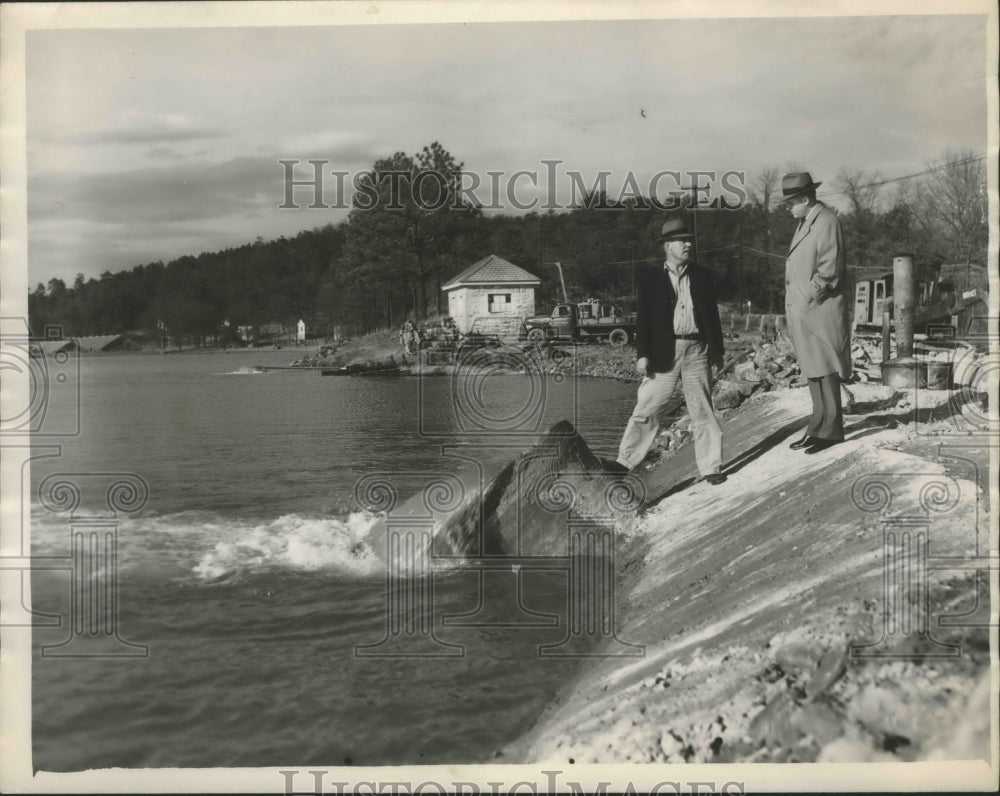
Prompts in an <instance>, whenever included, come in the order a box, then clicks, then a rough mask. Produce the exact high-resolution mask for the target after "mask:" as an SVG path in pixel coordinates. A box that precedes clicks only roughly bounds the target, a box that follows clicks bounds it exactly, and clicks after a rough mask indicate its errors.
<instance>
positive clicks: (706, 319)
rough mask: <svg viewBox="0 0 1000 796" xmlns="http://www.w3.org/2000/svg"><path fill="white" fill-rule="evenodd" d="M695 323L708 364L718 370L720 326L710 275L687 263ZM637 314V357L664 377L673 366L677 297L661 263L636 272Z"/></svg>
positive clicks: (717, 306) (721, 351) (720, 344)
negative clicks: (637, 273)
mask: <svg viewBox="0 0 1000 796" xmlns="http://www.w3.org/2000/svg"><path fill="white" fill-rule="evenodd" d="M687 272H688V278H689V279H690V280H691V303H692V304H693V305H694V321H695V324H696V325H697V326H698V331H699V332H700V333H701V335H702V338H703V339H704V341H705V343H706V345H707V346H708V361H709V363H711V364H714V365H719V366H720V367H721V365H722V360H723V348H724V347H723V342H722V323H721V322H720V321H719V305H718V303H716V300H715V289H714V288H713V287H712V275H711V274H710V273H709V272H708V271H706V270H705V269H704V268H700V267H698V266H697V265H693V264H691V263H688V267H687ZM638 294H639V295H638V306H637V310H638V311H637V314H636V333H635V345H636V357H637V358H638V359H642V358H643V357H648V358H649V369H650V370H652V371H653V372H655V373H663V372H665V371H668V370H670V369H671V368H672V367H673V366H674V305H675V304H676V303H677V296H676V294H675V293H674V286H673V284H672V283H671V282H670V275H669V274H668V273H667V271H666V269H665V268H664V266H663V263H657V264H655V265H646V266H643V267H642V268H641V269H640V271H639V280H638Z"/></svg>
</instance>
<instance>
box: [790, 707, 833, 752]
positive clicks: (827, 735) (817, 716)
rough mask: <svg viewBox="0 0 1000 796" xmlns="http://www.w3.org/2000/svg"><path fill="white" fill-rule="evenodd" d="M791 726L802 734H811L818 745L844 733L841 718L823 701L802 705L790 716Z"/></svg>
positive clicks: (824, 743)
mask: <svg viewBox="0 0 1000 796" xmlns="http://www.w3.org/2000/svg"><path fill="white" fill-rule="evenodd" d="M792 724H793V726H794V727H795V728H796V729H798V730H799V731H800V732H802V733H803V734H804V735H811V736H812V737H813V738H815V739H816V742H817V743H818V744H819V745H821V746H822V745H826V744H828V743H830V742H831V741H835V740H836V739H837V738H839V737H840V736H841V735H843V733H844V722H843V718H842V717H841V715H840V714H839V713H837V711H836V710H834V709H833V707H831V706H830V705H829V704H828V703H827V702H825V701H816V702H810V703H808V704H806V705H803V706H802V708H801V709H800V710H799V711H797V712H796V713H795V715H794V716H793V718H792Z"/></svg>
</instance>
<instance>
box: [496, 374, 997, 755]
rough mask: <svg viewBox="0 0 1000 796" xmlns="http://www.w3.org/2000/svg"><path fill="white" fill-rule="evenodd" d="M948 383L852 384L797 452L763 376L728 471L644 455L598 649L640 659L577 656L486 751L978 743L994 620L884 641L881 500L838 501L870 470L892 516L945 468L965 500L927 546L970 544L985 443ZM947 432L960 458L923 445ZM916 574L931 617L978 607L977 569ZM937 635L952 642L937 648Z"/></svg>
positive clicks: (878, 751)
mask: <svg viewBox="0 0 1000 796" xmlns="http://www.w3.org/2000/svg"><path fill="white" fill-rule="evenodd" d="M852 389H854V388H852ZM956 393H957V391H950V392H948V391H942V392H941V393H939V394H937V395H931V396H930V397H929V398H928V396H927V395H926V394H924V393H920V394H919V395H918V394H916V393H915V391H913V390H893V389H891V388H887V387H881V386H875V385H865V386H864V387H863V388H862V387H861V386H860V385H859V386H858V389H857V390H856V395H855V399H856V401H857V403H856V404H855V405H854V406H853V408H852V410H851V412H850V413H849V416H848V418H847V419H848V420H849V434H848V437H849V439H848V442H845V443H843V444H842V445H841V446H839V447H840V450H839V451H837V450H836V449H834V450H832V451H827V452H825V453H824V454H821V455H817V456H809V457H807V456H804V455H800V456H799V457H797V458H794V459H793V458H791V454H790V452H789V451H788V450H787V444H788V440H790V439H793V438H794V437H795V436H796V435H797V433H800V427H801V426H802V425H803V424H804V421H805V418H806V417H807V415H808V404H809V398H808V395H807V394H806V392H805V391H802V390H782V391H775V392H771V393H763V394H760V395H756V396H754V397H753V398H751V399H749V400H748V401H747V402H746V404H745V406H744V407H741V409H739V410H735V411H734V412H733V413H731V414H730V416H729V417H728V418H726V419H725V420H724V429H725V433H726V436H727V448H728V452H727V459H728V461H727V465H726V467H725V468H724V472H726V473H727V474H728V480H727V482H725V483H724V484H722V485H720V486H716V487H713V486H709V485H706V484H704V483H695V484H691V483H690V478H691V476H692V473H694V474H696V468H695V467H694V463H693V455H692V454H693V452H692V450H691V448H692V446H691V445H690V444H682V445H681V446H679V449H678V450H677V451H675V455H674V456H673V458H672V459H671V460H669V461H665V462H660V463H658V464H654V465H653V466H652V467H651V468H650V469H649V470H648V471H647V472H646V473H644V474H643V475H642V478H643V480H644V482H645V483H646V485H647V488H649V489H651V490H652V491H653V493H654V494H655V495H663V496H665V497H663V498H662V499H661V500H659V501H658V502H656V503H655V504H654V505H653V506H652V507H651V508H650V509H649V510H648V511H646V512H645V513H642V514H641V515H640V516H638V517H637V518H635V519H631V520H626V521H624V522H619V523H618V524H617V527H616V536H617V538H618V540H619V541H618V545H619V553H618V558H617V567H616V569H617V574H618V578H617V581H618V583H619V584H620V591H619V594H618V597H617V599H618V605H619V608H618V610H617V616H615V617H614V620H613V627H614V633H615V637H616V638H607V639H605V641H604V642H603V651H604V652H605V653H607V654H608V655H614V654H615V651H616V647H617V643H618V642H617V639H620V640H622V641H625V642H630V643H639V644H644V645H645V647H646V650H645V655H644V657H642V658H638V659H637V658H614V657H611V658H601V657H595V658H593V659H592V660H591V661H588V662H586V663H585V665H584V666H583V667H582V668H581V669H580V671H579V672H578V673H577V675H576V677H574V679H573V681H572V682H569V683H567V684H566V685H565V687H564V688H563V689H561V690H560V691H559V692H558V693H557V694H556V695H554V699H553V700H552V701H551V702H550V704H549V706H548V707H547V708H546V709H545V711H544V713H543V715H542V716H541V717H539V719H538V721H537V722H536V724H535V725H534V727H533V728H531V729H530V730H529V731H528V732H527V733H525V734H524V735H523V736H522V737H521V738H520V739H518V740H517V741H515V742H513V743H511V744H509V745H508V746H507V747H505V748H504V749H503V750H501V759H503V760H507V761H509V762H516V763H533V764H541V763H545V764H547V765H558V766H560V767H565V766H566V765H570V764H574V763H575V764H588V763H610V762H628V763H711V762H717V763H731V762H891V761H896V762H901V761H913V760H945V759H972V758H988V755H989V748H988V744H989V738H990V734H989V709H988V705H987V700H985V699H981V698H980V697H981V696H982V694H984V693H987V694H988V682H989V677H990V668H991V662H990V653H989V649H990V646H989V636H990V635H992V630H987V629H985V628H976V627H975V626H974V625H972V624H964V625H963V624H959V625H954V624H953V625H952V626H951V627H950V628H949V627H947V626H945V627H943V628H940V627H938V626H937V625H936V624H935V629H934V630H933V632H932V633H930V634H929V635H927V636H921V635H919V634H907V635H904V634H902V633H896V634H895V635H892V634H890V635H889V636H883V639H882V641H881V642H880V641H879V637H880V629H881V628H882V622H883V621H885V620H884V619H883V617H884V614H883V610H884V609H885V606H884V602H883V592H882V589H883V577H884V571H883V570H884V566H885V564H884V560H885V558H884V557H885V555H886V553H885V551H884V549H883V546H884V544H885V542H884V540H883V530H884V527H887V526H885V522H886V519H887V517H891V516H892V515H887V514H885V513H884V512H883V513H879V512H878V511H875V512H874V513H872V511H871V510H868V511H865V510H864V508H865V504H864V503H861V504H860V507H859V505H858V504H856V503H852V500H851V495H852V494H855V493H856V490H857V488H858V484H863V483H868V482H869V481H871V480H872V478H874V479H875V480H874V481H872V483H886V482H888V483H891V484H892V489H893V493H892V494H893V495H895V500H896V504H897V505H896V507H895V511H894V512H893V513H899V512H903V513H906V512H907V511H908V510H909V509H910V507H911V505H912V504H913V503H914V501H915V500H916V499H917V497H918V495H919V494H923V492H922V490H924V489H927V488H930V487H927V486H926V484H933V483H938V482H941V483H944V484H946V486H945V487H943V488H945V489H948V490H951V491H952V492H954V493H955V495H957V496H960V497H956V499H955V505H954V507H953V510H952V512H951V513H950V514H947V515H946V516H942V517H940V518H937V519H935V521H934V522H933V523H932V524H931V526H930V528H929V533H930V536H931V537H932V542H931V544H932V548H933V549H934V551H935V553H936V554H937V555H957V556H968V555H970V554H974V553H975V550H976V543H977V539H978V538H979V537H980V536H981V535H982V534H983V533H988V527H989V524H990V521H989V517H988V506H989V505H990V499H991V498H995V493H994V494H992V495H991V494H990V492H991V491H994V490H995V487H993V486H992V479H990V478H989V476H988V475H987V471H988V464H989V458H988V449H987V447H986V446H985V443H984V445H983V446H981V448H979V449H974V448H970V447H969V446H970V443H971V441H970V438H969V436H968V435H967V433H966V432H968V431H975V426H974V424H973V423H970V422H969V420H970V413H969V412H966V411H964V410H963V409H962V408H961V407H963V406H964V407H968V406H969V404H959V403H958V402H957V400H956ZM918 400H919V401H920V405H918ZM956 406H958V407H959V408H958V409H957V410H956V408H955V407H956ZM789 421H791V422H789ZM956 424H957V426H958V427H957V428H956ZM963 424H964V425H963ZM918 425H924V426H925V427H924V428H917V427H915V426H918ZM949 432H952V433H958V434H961V436H962V440H963V450H964V451H965V452H964V453H963V455H962V457H961V458H960V459H947V458H943V459H942V458H941V457H940V455H939V453H938V450H939V442H938V440H939V438H940V436H941V435H942V434H947V433H949ZM973 439H975V438H973ZM970 462H973V464H972V465H971V466H970V464H969V463H970ZM984 465H985V466H984ZM865 479H867V480H865ZM949 494H950V493H949ZM981 503H985V504H986V505H985V507H984V506H981V505H980V504H981ZM876 508H877V507H876ZM692 518H697V521H695V522H692V521H691V520H692ZM897 564H898V565H900V566H903V565H905V561H904V562H899V561H897ZM995 575H996V573H995V572H994V573H992V576H991V577H993V578H994V579H995ZM926 587H927V588H928V592H927V594H928V600H929V606H930V611H931V613H932V614H934V615H935V616H940V615H942V614H951V615H958V614H961V613H962V612H963V611H965V610H967V609H968V607H969V606H970V605H971V606H973V610H974V609H975V607H976V606H980V608H979V614H983V611H984V610H985V611H986V612H987V613H988V606H989V593H988V589H986V587H985V585H984V581H983V580H981V579H980V578H978V577H977V576H976V575H975V574H974V573H968V572H967V573H952V576H951V577H942V578H941V579H936V580H934V581H933V582H928V583H927V584H926ZM984 600H985V602H984ZM903 604H904V605H905V604H906V602H905V601H904V603H903ZM983 605H985V606H986V608H985V609H984V608H982V607H981V606H983ZM979 614H977V619H985V618H987V617H985V614H984V615H983V616H980V615H979ZM987 624H988V622H987ZM879 644H881V646H879ZM948 645H952V647H951V648H952V649H954V646H955V645H957V646H958V648H960V649H961V650H962V651H963V654H962V655H960V656H957V657H956V656H954V655H952V656H951V657H947V656H945V657H943V658H938V657H936V656H935V653H938V652H941V651H942V650H947V649H948V648H949V647H948ZM866 650H868V651H872V652H878V653H881V654H883V655H884V656H885V657H878V656H877V655H867V656H866V654H864V653H865V652H866ZM855 653H857V654H855ZM984 688H985V689H986V691H984Z"/></svg>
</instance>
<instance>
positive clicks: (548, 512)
mask: <svg viewBox="0 0 1000 796" xmlns="http://www.w3.org/2000/svg"><path fill="white" fill-rule="evenodd" d="M644 497H645V494H644V491H643V485H642V482H641V481H640V480H639V479H638V477H636V476H631V477H624V478H623V477H622V476H621V474H617V473H613V472H609V471H608V470H607V468H606V467H605V466H604V465H603V463H602V462H601V460H600V459H599V458H598V457H597V456H595V455H594V454H593V452H592V451H591V450H590V448H589V447H588V446H587V443H586V442H585V441H584V440H583V438H582V437H581V436H580V435H579V434H578V433H577V431H576V429H574V428H573V425H572V424H571V423H569V422H568V421H566V420H563V421H560V422H559V423H557V424H555V425H554V426H553V427H552V428H550V429H549V431H548V432H547V433H546V434H544V435H542V436H541V437H540V438H539V440H538V441H537V442H536V444H535V445H534V446H533V447H532V448H531V449H529V450H527V451H525V452H524V453H522V454H521V455H520V456H519V457H518V458H517V459H515V460H514V461H512V462H510V464H508V465H507V466H506V467H505V468H504V469H503V470H501V471H500V473H499V474H497V476H496V477H495V478H494V479H493V481H491V482H490V484H489V485H488V486H487V487H486V488H485V489H484V490H482V492H479V493H477V494H474V495H471V496H469V497H467V498H466V499H465V501H464V503H463V504H462V505H461V507H460V508H458V509H456V510H452V511H451V512H449V513H448V516H447V517H446V518H445V519H444V521H443V522H442V523H441V527H440V528H439V530H438V531H437V533H436V534H435V537H434V550H435V552H439V553H441V554H451V555H454V554H469V553H472V554H477V555H478V554H485V555H529V556H565V555H568V554H569V549H568V547H569V538H568V535H567V533H566V511H568V510H569V509H570V508H571V507H572V509H573V511H574V512H575V513H576V514H578V515H584V516H600V517H613V516H616V515H618V514H622V513H628V512H629V511H630V510H631V511H633V512H634V510H635V509H636V508H638V505H639V504H640V503H641V502H642V500H643V499H644ZM564 498H565V499H564ZM481 518H482V527H481V526H480V520H481ZM373 531H374V529H373ZM480 539H481V540H482V542H481V543H482V553H480V552H479V550H480V547H479V545H480ZM372 547H373V548H375V547H376V543H375V542H373V543H372Z"/></svg>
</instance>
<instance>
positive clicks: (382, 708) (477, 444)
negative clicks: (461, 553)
mask: <svg viewBox="0 0 1000 796" xmlns="http://www.w3.org/2000/svg"><path fill="white" fill-rule="evenodd" d="M293 356H294V352H283V351H279V352H266V353H227V354H212V355H208V354H206V355H172V356H156V355H123V356H114V357H111V356H108V357H90V358H86V357H85V358H83V359H81V360H79V361H78V362H79V365H80V369H79V377H78V378H77V377H76V376H75V375H72V373H73V370H74V369H75V366H74V368H73V369H71V370H70V373H71V378H70V379H69V380H68V381H67V382H66V383H64V384H60V385H59V386H58V388H55V387H54V388H53V390H52V392H51V395H50V400H49V406H48V411H49V413H50V414H49V416H47V418H46V422H47V423H50V424H52V426H53V427H56V426H58V425H59V423H60V422H64V423H70V424H72V417H73V415H74V411H75V408H76V405H77V400H78V399H77V396H79V405H80V410H81V411H80V417H81V423H80V433H79V434H78V435H76V436H71V437H62V438H50V439H41V438H39V439H38V440H36V445H35V447H34V449H33V455H34V456H35V457H36V459H35V461H34V462H33V464H32V471H31V473H32V485H33V491H32V496H33V502H32V515H31V532H32V552H33V553H34V554H35V555H49V556H68V555H69V554H70V519H69V516H68V514H67V513H65V512H54V511H51V510H49V509H47V508H45V507H43V506H42V505H40V504H39V502H38V488H39V486H40V485H41V484H42V483H43V482H44V481H45V479H46V478H48V477H49V476H52V475H53V474H56V473H69V474H77V475H79V474H87V473H109V472H110V473H134V474H136V475H138V476H140V477H141V478H142V479H143V480H144V481H145V482H146V483H147V484H148V487H149V497H148V501H147V502H146V504H145V506H144V507H143V509H142V510H141V511H140V512H139V513H138V514H136V515H135V516H126V517H122V518H121V520H120V526H119V550H118V556H117V561H118V567H119V571H118V583H119V590H120V598H119V604H120V616H119V619H118V630H119V633H120V636H121V637H122V639H124V640H126V641H128V642H132V643H135V644H141V645H145V646H146V647H148V651H149V655H148V657H144V658H87V657H83V658H59V657H55V658H49V657H44V658H43V657H40V656H39V654H38V650H39V648H40V646H41V645H53V644H59V643H60V642H61V641H63V640H64V639H65V638H66V637H67V635H68V633H69V632H70V631H69V629H68V627H67V626H66V625H67V624H68V623H67V622H63V625H64V626H63V627H60V628H44V629H36V631H35V632H34V635H33V647H34V653H35V654H34V656H33V695H32V701H33V742H34V755H35V758H34V763H35V767H36V768H39V769H43V770H51V771H66V770H78V769H83V768H97V767H111V766H128V767H138V766H171V767H173V766H274V765H288V764H292V763H294V764H302V765H307V764H316V765H320V764H332V765H339V764H343V763H352V764H356V765H376V764H382V765H387V764H413V763H439V762H453V763H473V762H485V761H488V760H490V759H492V758H493V756H494V753H495V751H496V750H497V749H498V748H499V747H501V746H502V745H503V744H505V743H506V742H508V741H510V740H512V739H514V738H516V737H517V736H518V735H520V734H521V733H522V732H524V731H525V730H526V729H527V728H528V727H530V726H531V724H532V723H533V722H534V720H535V719H536V718H537V716H538V715H539V713H540V711H541V710H542V709H543V708H544V706H545V704H546V701H547V700H548V699H550V698H551V696H552V694H553V693H554V692H555V690H556V688H557V687H558V686H559V685H560V684H562V683H564V682H565V681H566V680H567V678H569V677H571V676H572V675H573V672H574V670H575V667H576V666H577V665H578V663H577V662H574V661H573V660H572V659H568V660H559V659H548V658H544V659H543V658H539V656H538V654H537V649H538V645H539V644H547V643H552V642H558V641H559V640H560V636H561V634H562V633H563V632H564V631H563V630H560V627H563V625H564V622H563V619H564V618H565V612H566V596H565V595H566V573H565V572H550V573H544V572H537V573H525V574H522V576H521V586H522V590H523V593H522V595H521V599H522V601H523V604H524V605H525V606H526V607H527V608H528V609H529V610H531V611H537V612H543V613H545V612H547V613H550V614H552V615H555V616H557V617H559V623H560V626H559V627H556V628H553V627H533V628H530V627H515V628H511V627H502V626H496V625H493V626H490V625H487V626H479V627H456V626H450V625H448V626H445V625H442V624H441V623H440V618H441V617H443V616H450V615H455V614H461V613H468V612H470V611H472V610H473V609H475V607H476V604H477V600H478V594H479V592H478V589H479V586H478V583H479V582H478V580H477V575H476V573H474V572H469V571H462V570H461V568H457V569H455V570H454V571H450V572H446V573H443V574H439V575H435V577H434V611H433V613H434V616H433V620H434V624H435V627H436V630H435V633H436V634H437V636H438V637H439V638H440V639H441V641H442V642H444V643H446V644H455V645H464V647H465V652H464V655H461V656H456V657H448V658H433V659H427V660H421V659H413V658H402V659H386V658H361V657H357V656H356V655H355V654H354V651H355V647H356V646H357V645H363V644H371V643H374V642H377V641H378V640H379V639H380V638H381V637H382V636H383V635H384V634H385V627H386V607H385V605H386V596H385V588H386V586H385V570H384V564H382V563H381V562H380V559H379V558H378V557H376V556H374V555H373V554H372V550H371V549H370V548H369V547H368V546H367V545H366V534H367V532H368V530H369V528H370V527H371V525H372V523H373V521H374V520H373V517H371V516H370V515H368V514H366V513H364V512H363V511H360V510H359V508H358V506H357V505H356V502H355V501H354V499H353V493H354V487H355V484H356V483H357V482H358V480H359V479H360V478H361V477H363V476H365V475H366V474H370V473H384V474H387V476H388V477H390V478H391V475H392V473H400V472H404V473H409V474H410V476H407V477H408V478H409V479H410V480H409V481H407V483H412V480H413V479H412V474H414V473H434V472H457V471H458V470H460V469H461V468H462V467H463V466H464V464H463V461H464V460H463V459H462V458H460V457H456V456H455V455H454V453H455V451H456V450H461V452H462V455H463V456H465V457H470V456H471V457H474V458H475V459H476V460H478V461H480V462H482V464H483V466H484V468H485V470H486V472H487V473H492V472H495V471H496V470H497V469H499V467H500V466H502V464H503V463H505V462H507V461H509V460H510V459H512V458H513V457H514V456H516V455H517V453H518V452H519V451H520V450H522V449H524V448H526V447H528V446H529V445H530V444H531V442H532V441H533V438H534V435H535V434H536V433H538V432H541V431H544V430H545V429H546V428H548V427H549V426H551V425H552V424H554V423H555V422H557V421H558V420H561V419H564V418H565V419H570V420H572V421H574V422H576V423H577V425H578V428H579V429H580V431H581V433H582V434H583V435H584V437H585V438H586V439H587V441H588V443H590V444H591V446H592V448H594V449H595V450H598V451H601V452H612V451H613V450H614V449H615V448H616V446H617V442H618V438H619V435H620V434H621V431H622V429H623V427H624V424H625V421H626V419H627V417H628V414H629V412H630V411H631V408H632V401H633V398H634V394H635V386H634V385H632V384H625V383H617V382H612V381H605V380H580V381H576V380H573V379H561V380H559V379H554V378H552V377H541V376H532V375H524V376H501V375H492V376H488V377H472V376H467V377H459V378H455V379H453V378H451V377H435V378H425V379H416V378H354V377H341V378H329V377H321V376H320V375H319V373H318V372H316V371H313V372H307V371H302V372H295V371H277V372H266V373H257V372H255V371H254V370H253V368H252V366H253V365H255V364H265V365H266V364H272V365H277V364H286V363H287V362H288V360H289V359H291V358H292V357H293ZM512 429H513V430H515V431H517V432H518V434H517V435H514V436H511V435H510V434H509V433H508V432H510V431H511V430H512ZM48 444H53V445H60V446H61V449H59V450H58V451H56V450H47V449H46V447H45V446H46V445H48ZM47 453H53V454H56V453H57V454H58V455H53V456H49V457H46V454H47ZM77 480H78V481H81V479H80V478H77ZM404 480H405V479H404ZM81 482H83V483H86V482H87V478H86V477H84V478H83V479H82V481H81ZM89 497H93V496H89ZM89 497H88V496H86V495H85V496H84V500H85V501H86V500H88V499H89ZM98 497H99V498H100V499H103V497H104V496H103V494H102V495H99V496H98ZM494 587H495V588H497V589H499V591H500V592H501V593H502V592H504V591H505V590H506V591H508V592H509V599H510V602H511V604H514V603H516V601H517V595H516V594H515V581H514V576H513V575H510V576H509V577H507V578H504V577H502V576H497V579H496V580H495V581H494ZM32 593H33V605H34V608H35V609H36V610H40V611H48V612H50V613H52V614H60V615H62V614H65V613H66V612H67V606H68V602H69V600H68V595H69V593H70V572H69V571H67V570H60V569H58V568H57V569H54V570H52V571H41V572H36V573H34V575H33V578H32ZM494 596H495V595H494Z"/></svg>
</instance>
